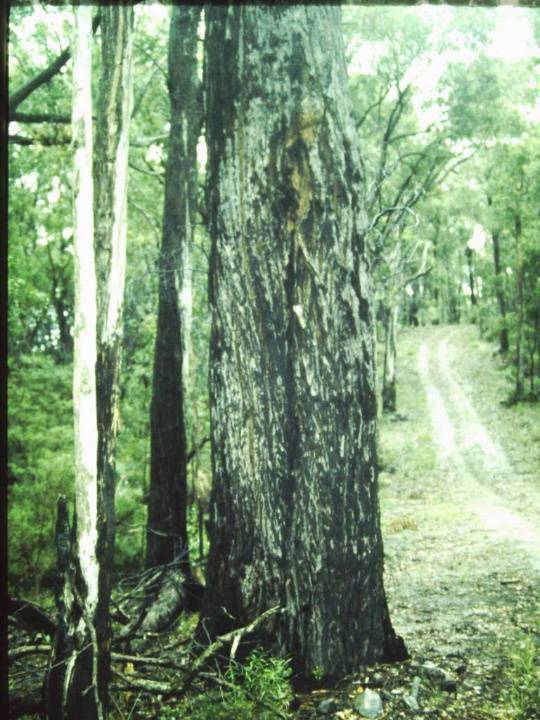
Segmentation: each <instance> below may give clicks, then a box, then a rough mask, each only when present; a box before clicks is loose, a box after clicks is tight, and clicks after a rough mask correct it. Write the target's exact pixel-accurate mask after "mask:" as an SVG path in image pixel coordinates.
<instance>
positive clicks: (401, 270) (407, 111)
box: [347, 8, 460, 412]
mask: <svg viewBox="0 0 540 720" xmlns="http://www.w3.org/2000/svg"><path fill="white" fill-rule="evenodd" d="M347 28H348V35H349V54H350V56H351V59H350V65H351V89H352V93H353V112H354V120H355V124H356V128H357V132H358V135H359V138H360V143H361V147H362V148H363V167H364V172H365V177H366V186H367V193H366V209H367V213H368V217H369V221H370V222H369V228H368V242H369V246H370V251H371V254H372V257H373V268H374V275H375V277H376V287H377V302H378V305H379V313H378V314H379V317H381V319H382V324H383V331H384V361H383V372H382V408H383V411H385V412H387V411H388V412H394V411H395V410H396V372H395V370H396V334H397V326H398V320H399V316H400V307H401V304H402V298H403V294H404V291H405V288H406V287H407V286H408V285H410V284H411V283H413V282H414V281H415V280H418V279H419V278H421V277H423V276H424V275H425V274H426V273H427V272H429V271H430V270H431V266H430V265H429V262H428V261H429V256H428V249H429V247H428V242H427V239H426V238H425V237H424V236H423V233H425V230H424V228H423V225H422V223H421V222H420V221H419V218H418V215H417V207H418V205H419V204H420V205H421V204H422V202H424V201H425V198H426V196H427V195H428V194H429V193H430V192H433V190H434V189H435V188H437V186H439V185H440V184H441V183H442V182H443V180H444V178H445V177H446V176H447V175H448V173H449V172H451V171H452V170H453V169H455V167H456V166H457V164H458V163H459V162H460V160H459V159H458V158H457V157H456V152H455V150H454V148H453V147H452V142H451V137H450V132H449V130H448V127H447V125H446V124H445V122H444V120H445V102H444V98H445V97H446V90H447V88H445V86H444V82H443V81H439V82H438V83H437V84H436V86H435V88H434V89H433V88H432V90H431V95H430V98H429V100H428V99H427V98H426V90H425V88H424V89H422V86H421V82H420V81H421V80H422V78H423V75H424V74H425V69H426V66H429V64H430V63H431V62H433V54H434V53H435V52H437V50H439V51H440V50H441V49H443V48H442V47H440V46H439V45H438V44H436V43H434V41H433V39H432V37H431V35H432V33H431V31H432V28H431V25H430V23H429V22H427V21H426V20H425V19H423V18H422V17H421V16H420V15H419V13H418V12H417V11H415V10H410V11H406V10H404V9H401V8H399V9H397V8H354V9H353V8H349V9H348V10H347ZM366 58H367V59H366ZM422 93H423V96H424V97H423V99H422ZM428 116H431V120H429V121H427V120H426V117H428Z"/></svg>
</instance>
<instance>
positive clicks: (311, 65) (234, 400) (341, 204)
mask: <svg viewBox="0 0 540 720" xmlns="http://www.w3.org/2000/svg"><path fill="white" fill-rule="evenodd" d="M207 48H208V52H207V58H206V67H207V68H208V86H207V103H208V106H207V113H208V114H207V134H208V146H209V176H208V207H209V213H210V218H211V237H212V256H211V271H210V301H211V307H212V313H213V326H212V340H211V408H212V442H213V465H214V489H213V502H212V510H211V546H210V555H209V560H208V571H207V595H206V600H205V603H204V606H203V610H202V618H203V619H204V626H205V627H207V628H208V627H210V628H211V631H212V632H213V633H215V632H219V631H221V630H223V629H224V628H225V627H227V626H231V625H241V624H244V623H246V622H249V621H250V620H251V619H253V618H254V617H256V616H257V615H259V614H260V613H261V612H263V611H264V610H266V609H268V608H269V607H271V606H272V605H280V606H281V607H282V608H283V610H284V612H283V614H282V615H281V616H280V617H279V620H277V621H276V622H275V624H274V627H273V628H272V634H271V635H270V636H269V638H272V644H273V645H274V646H277V647H279V648H281V649H282V650H284V651H285V652H287V653H291V654H292V656H293V662H294V665H295V666H296V668H297V670H299V671H301V672H303V673H305V674H307V675H310V674H311V673H313V672H316V669H318V671H319V672H321V673H322V674H323V675H338V674H342V673H346V672H350V671H352V670H354V669H356V668H358V667H359V666H360V665H361V664H362V663H365V662H370V661H374V660H377V659H381V658H383V657H385V658H387V659H390V658H396V657H404V656H405V649H404V647H403V644H402V643H401V642H399V641H398V639H396V637H395V635H394V633H393V630H392V627H391V624H390V619H389V615H388V609H387V604H386V599H385V594H384V589H383V583H382V570H383V568H382V565H383V560H382V541H381V536H380V527H379V508H378V501H377V474H376V448H375V423H376V401H375V386H374V366H373V362H374V357H373V309H372V294H371V293H372V291H371V284H370V278H369V272H368V268H367V262H366V257H365V246H364V235H365V208H364V198H363V196H362V186H361V174H360V166H359V162H358V156H357V151H356V139H355V137H354V128H353V125H352V122H351V108H350V101H349V97H348V91H347V84H346V71H345V63H344V48H343V43H342V38H341V29H340V13H339V10H338V9H337V8H322V7H305V6H304V7H302V6H296V7H286V8H279V9H270V8H259V7H249V8H244V7H234V8H228V9H227V8H218V7H213V8H211V10H210V11H209V15H208V39H207ZM344 348H345V350H344ZM222 608H224V610H225V612H223V611H222ZM208 619H209V622H208ZM342 627H346V631H345V632H342V631H341V630H340V628H342Z"/></svg>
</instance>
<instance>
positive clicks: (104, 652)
mask: <svg viewBox="0 0 540 720" xmlns="http://www.w3.org/2000/svg"><path fill="white" fill-rule="evenodd" d="M101 13H102V26H101V59H102V66H101V77H100V82H99V98H98V103H97V120H96V143H95V152H94V146H93V137H92V135H93V128H92V95H91V90H92V84H91V75H92V73H91V14H90V10H89V8H86V7H81V8H77V9H76V10H75V17H76V22H77V32H76V35H75V42H74V50H73V65H74V68H73V70H74V72H73V76H74V95H73V107H74V110H73V123H72V133H73V138H74V142H75V176H74V183H73V185H74V202H75V222H76V224H75V231H74V236H75V243H76V244H77V245H76V247H77V252H78V253H79V257H77V255H76V258H77V260H78V261H79V265H78V266H77V268H76V281H75V288H76V290H75V292H76V296H77V293H79V296H78V305H77V309H76V331H75V342H74V352H75V359H74V416H75V458H76V462H75V489H76V493H75V519H74V535H75V538H76V539H75V542H74V544H73V546H72V547H71V548H70V547H69V545H70V543H69V527H68V517H67V508H66V506H65V501H64V503H63V504H62V503H60V505H59V516H58V527H57V544H58V563H59V569H60V570H61V571H62V574H63V590H62V593H61V594H58V596H57V600H58V606H59V611H60V613H59V614H60V617H59V625H58V627H59V629H58V636H57V639H56V644H55V652H54V654H53V658H52V664H51V669H50V673H49V678H48V710H47V712H48V716H49V717H54V718H58V717H62V718H84V719H86V718H88V720H90V718H92V719H94V718H100V719H101V718H105V717H107V715H108V692H107V691H108V683H109V674H110V639H111V627H110V615H109V603H110V593H111V580H112V563H113V553H114V531H115V523H114V492H115V467H114V461H115V458H114V450H115V440H116V431H117V427H118V399H119V393H118V373H119V363H120V347H121V329H122V306H123V288H124V277H125V262H126V259H125V258H126V210H127V208H126V192H127V160H128V148H129V120H130V114H131V51H132V31H133V8H131V7H122V6H118V7H114V6H112V7H107V8H102V10H101ZM83 252H84V255H82V253H83ZM94 258H95V262H94ZM94 268H95V270H94ZM83 292H84V294H83ZM86 422H88V426H86Z"/></svg>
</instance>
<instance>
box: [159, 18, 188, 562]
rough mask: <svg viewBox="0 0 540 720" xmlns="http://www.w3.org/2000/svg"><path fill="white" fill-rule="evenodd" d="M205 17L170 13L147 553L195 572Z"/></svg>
mask: <svg viewBox="0 0 540 720" xmlns="http://www.w3.org/2000/svg"><path fill="white" fill-rule="evenodd" d="M199 17H200V8H199V7H196V6H192V7H189V6H187V7H181V6H173V8H172V11H171V25H170V36H169V78H168V86H169V99H170V105H171V129H170V135H169V149H168V158H167V168H166V175H165V207H164V213H163V235H162V244H161V250H160V257H159V305H158V320H157V334H156V344H155V354H154V375H153V388H152V407H151V477H150V494H149V501H148V534H147V552H146V564H147V566H149V567H151V566H154V565H164V564H167V563H172V562H179V563H180V568H181V570H182V572H183V573H184V574H185V575H188V576H189V575H190V565H189V553H188V537H187V525H186V503H187V481H186V474H187V451H186V427H185V414H186V413H185V406H186V399H187V398H186V382H187V380H186V374H187V367H186V365H187V356H188V354H189V340H188V338H189V324H190V318H191V297H190V295H191V247H192V242H193V224H194V218H195V203H196V195H197V140H198V136H199V131H200V122H201V110H200V108H199V102H200V98H199V91H200V88H199V80H198V76H197V27H198V23H199Z"/></svg>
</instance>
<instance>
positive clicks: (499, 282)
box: [491, 231, 509, 355]
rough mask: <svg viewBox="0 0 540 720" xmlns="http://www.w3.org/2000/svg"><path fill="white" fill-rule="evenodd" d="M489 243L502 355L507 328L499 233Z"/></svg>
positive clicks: (506, 347)
mask: <svg viewBox="0 0 540 720" xmlns="http://www.w3.org/2000/svg"><path fill="white" fill-rule="evenodd" d="M491 242H492V245H493V265H494V269H495V294H496V295H497V303H498V305H499V313H500V315H501V329H500V332H499V347H500V350H501V353H502V354H503V355H504V354H505V353H507V352H508V348H509V343H508V327H507V325H506V299H505V297H504V286H503V275H502V273H501V244H500V233H499V232H498V231H497V232H495V231H494V232H492V233H491Z"/></svg>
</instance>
